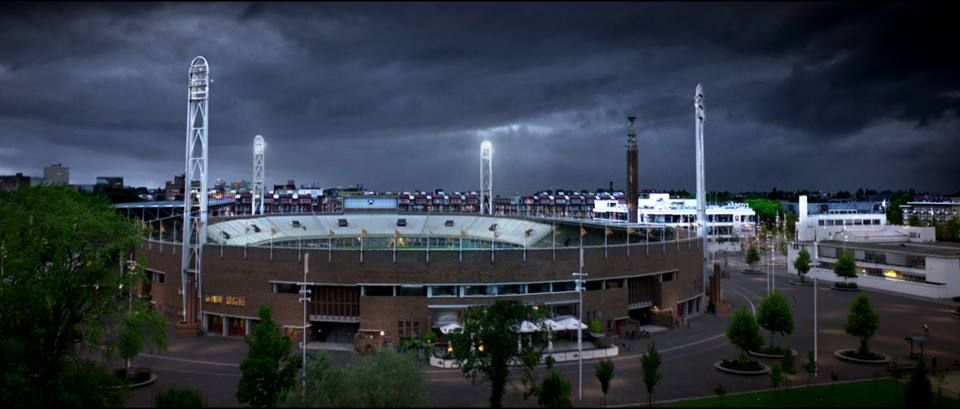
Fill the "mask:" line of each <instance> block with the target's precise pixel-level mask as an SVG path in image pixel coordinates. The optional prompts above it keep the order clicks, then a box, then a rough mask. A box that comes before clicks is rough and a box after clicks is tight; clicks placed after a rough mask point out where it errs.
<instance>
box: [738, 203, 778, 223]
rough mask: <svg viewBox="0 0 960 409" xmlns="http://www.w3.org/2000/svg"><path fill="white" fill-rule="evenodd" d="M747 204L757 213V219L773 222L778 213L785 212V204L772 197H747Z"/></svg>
mask: <svg viewBox="0 0 960 409" xmlns="http://www.w3.org/2000/svg"><path fill="white" fill-rule="evenodd" d="M746 202H747V205H748V206H750V208H751V209H753V211H754V212H756V213H757V219H759V220H761V221H763V222H766V223H772V222H773V221H774V220H775V219H776V218H777V214H783V204H782V203H780V201H779V200H771V199H760V198H756V199H747V200H746Z"/></svg>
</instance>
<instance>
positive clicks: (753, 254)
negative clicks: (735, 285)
mask: <svg viewBox="0 0 960 409" xmlns="http://www.w3.org/2000/svg"><path fill="white" fill-rule="evenodd" d="M758 261H760V250H758V249H757V245H756V244H751V245H750V249H749V250H747V264H749V265H750V269H751V270H752V269H753V265H754V263H756V262H758Z"/></svg>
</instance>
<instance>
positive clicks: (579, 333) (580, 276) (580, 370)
mask: <svg viewBox="0 0 960 409" xmlns="http://www.w3.org/2000/svg"><path fill="white" fill-rule="evenodd" d="M581 229H583V228H582V227H581ZM581 240H583V236H582V235H581ZM588 275H589V274H586V273H584V272H583V245H582V244H581V246H580V270H579V271H577V272H574V273H573V276H574V277H577V296H578V297H579V301H578V304H577V310H579V313H580V314H579V315H580V319H579V322H577V365H578V370H577V371H578V385H579V387H578V393H577V400H581V401H582V400H583V290H584V288H583V277H586V276H588Z"/></svg>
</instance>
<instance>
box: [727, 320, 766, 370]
mask: <svg viewBox="0 0 960 409" xmlns="http://www.w3.org/2000/svg"><path fill="white" fill-rule="evenodd" d="M727 338H729V339H730V342H732V343H733V344H734V345H736V346H737V348H739V349H740V358H739V359H740V361H742V362H747V361H748V359H747V351H756V350H757V349H759V348H760V347H761V346H762V345H763V336H762V335H760V326H759V325H757V320H756V318H754V317H753V314H752V313H750V310H748V309H747V307H746V306H743V307H740V309H739V310H737V312H736V314H734V315H733V320H732V321H731V322H730V326H729V327H727ZM724 362H726V361H724ZM724 366H726V367H729V366H727V365H726V364H725V365H724ZM731 369H734V368H731Z"/></svg>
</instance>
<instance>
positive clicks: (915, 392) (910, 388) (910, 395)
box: [903, 359, 933, 408]
mask: <svg viewBox="0 0 960 409" xmlns="http://www.w3.org/2000/svg"><path fill="white" fill-rule="evenodd" d="M930 388H931V385H930V378H928V377H927V365H926V359H920V360H919V361H917V369H916V370H915V371H914V372H913V376H911V377H910V382H907V388H906V390H904V396H903V398H904V399H903V402H904V405H905V406H904V407H908V408H931V407H933V394H932V393H931V391H930Z"/></svg>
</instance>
